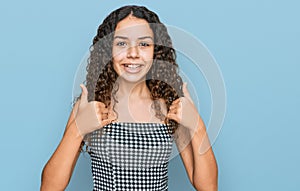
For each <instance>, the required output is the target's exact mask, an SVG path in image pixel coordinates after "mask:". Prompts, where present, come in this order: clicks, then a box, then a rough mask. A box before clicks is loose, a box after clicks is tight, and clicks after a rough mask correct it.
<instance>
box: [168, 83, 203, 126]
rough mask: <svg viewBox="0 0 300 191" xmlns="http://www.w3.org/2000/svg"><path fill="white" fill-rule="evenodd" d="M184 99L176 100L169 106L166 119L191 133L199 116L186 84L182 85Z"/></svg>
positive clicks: (196, 124)
mask: <svg viewBox="0 0 300 191" xmlns="http://www.w3.org/2000/svg"><path fill="white" fill-rule="evenodd" d="M182 90H183V94H184V97H181V98H178V99H176V100H175V101H173V103H172V104H171V106H170V108H169V112H168V114H167V118H169V119H173V120H174V121H176V122H177V123H179V124H181V125H183V126H184V127H186V128H188V129H189V130H191V131H195V130H196V128H197V126H198V123H199V118H200V116H199V114H198V111H197V109H196V107H195V105H194V103H193V100H192V98H191V96H190V94H189V92H188V90H187V84H186V83H184V84H183V89H182Z"/></svg>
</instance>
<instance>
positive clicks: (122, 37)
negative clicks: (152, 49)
mask: <svg viewBox="0 0 300 191" xmlns="http://www.w3.org/2000/svg"><path fill="white" fill-rule="evenodd" d="M116 38H120V39H124V40H127V39H128V37H125V36H115V37H114V39H116ZM147 38H150V39H151V40H153V38H152V37H151V36H142V37H139V38H138V39H139V40H144V39H147Z"/></svg>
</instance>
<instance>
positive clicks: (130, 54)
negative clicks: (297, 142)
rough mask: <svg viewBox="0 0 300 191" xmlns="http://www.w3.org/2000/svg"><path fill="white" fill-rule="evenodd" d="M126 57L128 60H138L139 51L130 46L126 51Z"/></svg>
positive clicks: (135, 47)
mask: <svg viewBox="0 0 300 191" xmlns="http://www.w3.org/2000/svg"><path fill="white" fill-rule="evenodd" d="M127 57H128V58H138V57H139V49H138V47H137V46H131V47H129V48H128V49H127Z"/></svg>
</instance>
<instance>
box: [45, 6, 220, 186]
mask: <svg viewBox="0 0 300 191" xmlns="http://www.w3.org/2000/svg"><path fill="white" fill-rule="evenodd" d="M175 57H176V55H175V50H174V49H173V48H172V41H171V39H170V37H169V35H168V32H167V29H166V27H165V26H164V25H163V24H162V23H161V22H160V20H159V18H158V16H157V15H156V14H155V13H153V12H152V11H149V10H148V9H147V8H145V7H142V6H125V7H121V8H119V9H117V10H115V11H113V12H112V13H111V14H110V15H108V16H107V17H106V19H105V20H104V21H103V23H102V24H101V25H100V26H99V28H98V33H97V35H96V36H95V38H94V40H93V45H92V46H91V49H90V58H89V62H88V66H87V72H88V73H87V76H86V86H85V85H83V84H81V85H80V86H81V89H82V93H81V96H80V97H79V98H78V99H77V100H76V103H75V104H74V107H73V111H72V112H71V114H70V117H69V120H68V123H67V126H66V129H65V133H64V135H63V138H62V140H61V142H60V144H59V145H58V147H57V149H56V151H55V152H54V154H53V155H52V157H51V158H50V159H49V161H48V162H47V164H46V165H45V167H44V169H43V173H42V184H41V190H43V191H46V190H64V189H65V188H66V187H67V185H68V183H69V180H70V178H71V175H72V172H73V169H74V166H75V164H76V161H77V159H78V156H79V154H80V152H81V150H82V147H83V146H84V145H85V148H87V150H88V152H89V154H90V156H91V161H92V173H93V181H94V190H160V191H161V190H167V189H168V172H167V170H168V169H167V168H168V161H169V157H170V154H171V148H172V143H173V141H174V140H175V142H176V145H177V147H178V150H179V151H180V156H181V158H182V161H183V163H184V166H185V169H186V172H187V174H188V177H189V180H190V181H191V184H192V185H193V186H194V187H195V188H196V189H197V190H205V191H216V190H217V176H218V175H217V164H216V160H215V157H214V154H213V151H212V149H211V148H210V145H209V144H210V143H209V141H208V137H207V134H206V130H205V125H204V123H203V121H202V119H201V117H200V115H199V114H198V112H197V109H196V108H195V106H194V104H193V102H192V99H191V98H190V96H189V93H188V90H187V87H186V84H184V83H182V80H181V78H180V76H179V75H178V65H177V63H176V61H175V59H176V58H175ZM207 146H208V147H209V148H210V149H209V150H208V151H206V152H205V153H200V152H199V151H200V149H201V147H207Z"/></svg>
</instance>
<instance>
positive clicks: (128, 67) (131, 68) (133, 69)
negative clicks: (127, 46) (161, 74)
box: [122, 63, 144, 74]
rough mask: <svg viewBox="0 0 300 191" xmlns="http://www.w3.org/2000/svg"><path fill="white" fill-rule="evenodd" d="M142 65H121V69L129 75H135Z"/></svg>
mask: <svg viewBox="0 0 300 191" xmlns="http://www.w3.org/2000/svg"><path fill="white" fill-rule="evenodd" d="M143 66H144V65H142V64H132V63H129V64H127V63H126V64H122V67H123V69H124V70H125V71H126V72H128V73H131V74H135V73H138V72H140V71H141V70H142V68H143Z"/></svg>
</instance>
